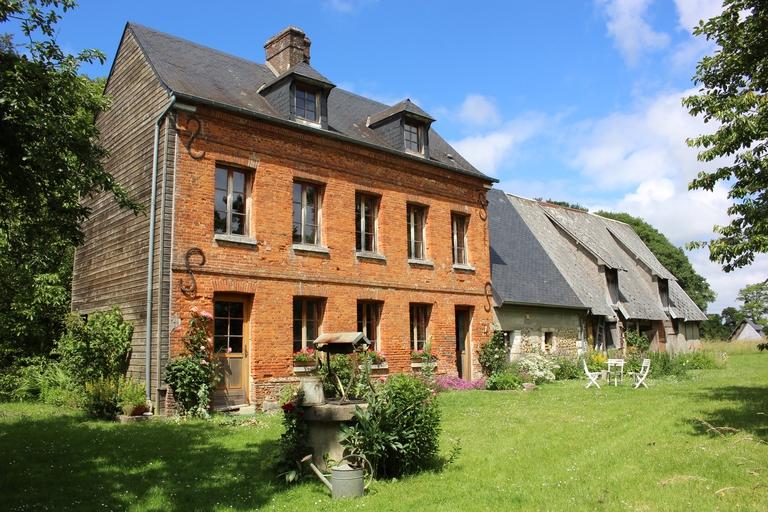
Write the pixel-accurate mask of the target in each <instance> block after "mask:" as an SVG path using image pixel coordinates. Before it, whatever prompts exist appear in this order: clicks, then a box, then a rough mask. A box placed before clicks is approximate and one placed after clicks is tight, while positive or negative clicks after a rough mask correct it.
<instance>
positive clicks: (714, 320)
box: [699, 313, 735, 340]
mask: <svg viewBox="0 0 768 512" xmlns="http://www.w3.org/2000/svg"><path fill="white" fill-rule="evenodd" d="M734 327H735V326H734ZM734 327H731V326H730V325H727V324H725V323H724V322H723V317H722V316H721V315H718V314H717V313H711V314H708V315H707V319H706V320H704V321H703V322H701V324H700V325H699V332H700V333H701V337H702V338H703V339H705V340H724V339H727V338H728V337H729V336H730V335H731V332H733V329H734Z"/></svg>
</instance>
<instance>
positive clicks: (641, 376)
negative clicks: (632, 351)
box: [632, 359, 651, 389]
mask: <svg viewBox="0 0 768 512" xmlns="http://www.w3.org/2000/svg"><path fill="white" fill-rule="evenodd" d="M650 369H651V360H650V359H643V364H642V365H641V366H640V371H639V372H632V376H633V377H634V378H635V389H637V388H639V387H640V386H643V387H646V388H647V387H648V385H647V384H646V383H645V378H646V377H647V376H648V372H649V371H650Z"/></svg>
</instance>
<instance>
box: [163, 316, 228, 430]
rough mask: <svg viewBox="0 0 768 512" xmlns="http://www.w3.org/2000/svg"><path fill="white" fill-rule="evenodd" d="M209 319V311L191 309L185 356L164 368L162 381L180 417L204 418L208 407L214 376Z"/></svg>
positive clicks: (215, 373) (184, 339)
mask: <svg viewBox="0 0 768 512" xmlns="http://www.w3.org/2000/svg"><path fill="white" fill-rule="evenodd" d="M212 320H213V316H212V315H211V314H210V313H209V312H207V311H202V312H201V311H198V309H197V308H196V307H193V308H192V315H191V317H190V319H189V329H187V333H186V334H185V335H184V338H183V342H184V351H185V352H186V354H185V355H183V356H180V357H177V358H175V359H173V360H172V361H170V362H169V363H168V365H167V366H166V367H165V382H167V383H168V386H169V387H170V388H171V391H173V397H174V399H175V400H176V405H177V407H178V411H179V413H180V414H181V415H182V416H196V417H201V418H207V417H208V405H209V404H210V400H211V393H212V392H213V387H214V385H215V382H216V376H217V373H218V372H217V369H216V365H215V362H214V360H213V355H212V347H211V346H210V341H209V339H210V338H209V334H208V329H209V326H210V323H211V321H212Z"/></svg>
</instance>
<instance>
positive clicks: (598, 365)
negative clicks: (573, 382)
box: [587, 352, 608, 372]
mask: <svg viewBox="0 0 768 512" xmlns="http://www.w3.org/2000/svg"><path fill="white" fill-rule="evenodd" d="M607 363H608V357H607V356H606V355H605V354H603V353H602V352H590V353H589V355H587V368H589V371H591V372H599V371H602V370H605V369H606V364H607Z"/></svg>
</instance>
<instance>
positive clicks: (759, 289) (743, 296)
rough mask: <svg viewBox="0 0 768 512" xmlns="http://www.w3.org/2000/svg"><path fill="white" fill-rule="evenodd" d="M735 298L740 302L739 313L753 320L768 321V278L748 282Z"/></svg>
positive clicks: (764, 322) (763, 322) (758, 321)
mask: <svg viewBox="0 0 768 512" xmlns="http://www.w3.org/2000/svg"><path fill="white" fill-rule="evenodd" d="M736 300H738V301H739V302H741V303H742V304H743V305H742V306H741V313H742V314H743V315H744V317H745V318H748V319H750V320H752V321H753V322H757V323H761V324H766V323H768V280H766V281H761V282H759V283H755V284H750V285H748V286H745V287H744V288H742V289H741V290H739V294H738V295H737V296H736Z"/></svg>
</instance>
